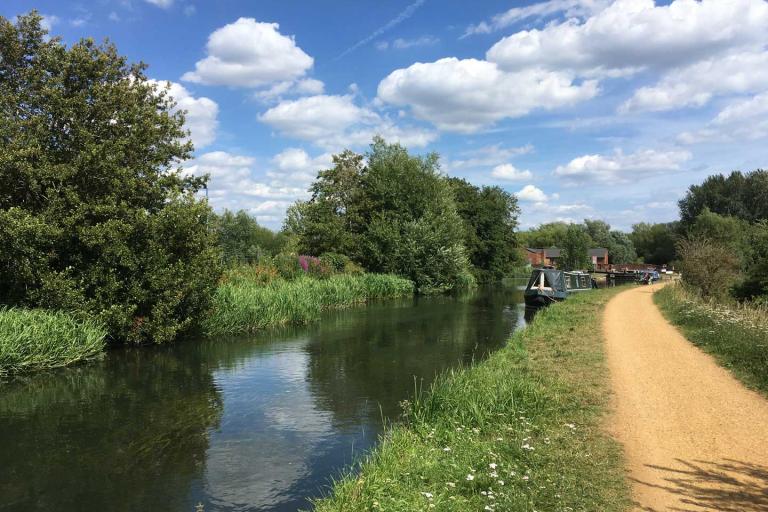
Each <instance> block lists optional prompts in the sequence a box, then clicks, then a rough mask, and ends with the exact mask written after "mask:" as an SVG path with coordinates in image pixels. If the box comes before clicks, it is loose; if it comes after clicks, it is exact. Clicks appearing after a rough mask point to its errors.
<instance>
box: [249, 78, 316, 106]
mask: <svg viewBox="0 0 768 512" xmlns="http://www.w3.org/2000/svg"><path fill="white" fill-rule="evenodd" d="M324 89H325V84H324V83H323V82H322V81H321V80H315V79H314V78H303V79H301V80H296V81H294V82H277V83H276V84H274V85H273V86H272V87H270V88H269V89H263V90H260V91H256V92H255V93H254V94H253V97H254V98H255V99H257V100H259V101H262V102H265V103H268V102H273V101H279V100H281V99H282V98H283V97H284V96H302V95H319V94H323V91H324Z"/></svg>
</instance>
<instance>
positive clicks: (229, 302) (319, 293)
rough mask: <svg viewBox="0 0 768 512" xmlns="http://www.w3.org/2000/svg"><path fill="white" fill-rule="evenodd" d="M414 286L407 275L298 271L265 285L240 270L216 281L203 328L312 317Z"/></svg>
mask: <svg viewBox="0 0 768 512" xmlns="http://www.w3.org/2000/svg"><path fill="white" fill-rule="evenodd" d="M413 291H414V289H413V283H412V282H411V281H408V280H407V279H403V278H400V277H396V276H392V275H381V274H363V275H334V276H330V277H328V278H327V279H322V280H320V279H314V278H312V277H310V276H301V277H298V278H296V279H294V280H292V281H286V280H283V279H276V280H273V281H271V282H269V283H268V284H267V285H264V284H263V283H261V282H255V281H249V280H248V278H247V275H243V274H241V275H239V276H237V278H236V279H231V280H227V281H225V282H224V283H222V284H221V285H220V286H219V288H218V290H217V291H216V295H215V298H214V308H213V312H212V314H211V315H210V316H209V317H208V318H206V320H205V324H204V329H205V332H206V333H207V334H209V335H219V334H240V333H245V332H253V331H255V330H258V329H263V328H265V327H270V326H274V325H282V324H303V323H308V322H312V321H315V320H317V319H318V318H319V317H320V313H322V312H323V311H325V310H328V309H334V308H342V307H348V306H351V305H354V304H359V303H364V302H366V301H369V300H372V299H382V298H391V297H403V296H408V295H412V294H413Z"/></svg>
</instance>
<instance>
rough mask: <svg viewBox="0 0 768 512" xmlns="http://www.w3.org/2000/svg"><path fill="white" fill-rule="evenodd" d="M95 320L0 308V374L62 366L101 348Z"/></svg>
mask: <svg viewBox="0 0 768 512" xmlns="http://www.w3.org/2000/svg"><path fill="white" fill-rule="evenodd" d="M106 335H107V331H106V329H104V327H102V326H101V325H99V324H97V323H96V322H93V321H89V320H77V319H75V318H74V317H73V316H71V315H69V314H67V313H62V312H55V311H44V310H38V309H17V308H0V375H6V374H9V373H19V372H25V371H32V370H44V369H48V368H57V367H60V366H66V365H69V364H73V363H76V362H79V361H83V360H86V359H90V358H93V357H95V356H97V355H99V354H100V353H101V352H102V350H103V349H104V338H105V337H106Z"/></svg>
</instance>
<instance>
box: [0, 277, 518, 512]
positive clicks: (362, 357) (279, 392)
mask: <svg viewBox="0 0 768 512" xmlns="http://www.w3.org/2000/svg"><path fill="white" fill-rule="evenodd" d="M522 324H523V306H522V296H521V293H520V291H518V290H515V289H514V288H506V289H505V288H494V289H486V290H481V291H479V292H478V293H476V294H473V295H471V296H465V297H433V298H414V299H407V300H399V301H387V302H381V303H375V304H372V305H369V306H367V307H360V308H355V309H350V310H345V311H339V312H335V313H329V314H327V315H325V316H324V317H323V319H322V320H321V321H320V322H318V323H316V324H314V325H311V326H306V327H302V328H293V329H280V330H271V331H267V332H264V333H261V334H259V335H257V336H251V337H247V338H237V339H205V340H189V341H184V342H179V343H176V344H172V345H169V346H166V347H155V348H141V349H131V350H113V351H111V352H109V353H108V354H107V356H106V357H105V358H104V359H103V360H101V361H98V362H95V363H92V364H88V365H84V366H79V367H75V368H69V369H64V370H60V371H55V372H50V373H45V374H38V375H33V376H28V377H24V378H17V379H15V380H13V381H10V382H5V383H0V511H2V512H10V511H13V512H16V511H19V512H21V511H24V512H30V511H53V510H55V511H57V512H69V511H78V512H82V511H85V512H87V511H99V512H101V511H105V510H109V511H137V512H138V511H141V512H154V511H184V512H193V511H194V510H195V507H196V505H197V504H199V503H200V504H202V505H203V506H204V510H205V511H206V512H211V511H272V512H276V511H295V510H297V509H308V508H310V502H309V501H308V500H309V498H313V497H318V496H322V495H323V493H325V492H327V490H328V485H329V482H330V480H331V479H332V478H333V477H337V476H339V475H340V474H341V473H342V471H343V470H344V469H345V468H349V467H350V465H351V464H352V463H354V461H355V460H357V459H358V458H359V457H360V456H361V455H362V454H364V453H365V452H366V450H369V449H370V448H371V447H372V446H373V445H374V444H375V443H376V440H377V436H378V435H379V434H380V433H381V431H382V426H383V424H384V423H385V422H386V421H391V420H396V419H397V417H398V414H399V411H400V406H399V403H400V402H401V401H402V400H405V399H408V398H410V397H412V396H413V393H414V389H415V388H417V387H426V386H428V385H429V383H430V382H431V381H432V380H433V378H434V376H435V375H436V374H437V373H439V372H441V371H443V370H445V369H447V368H450V367H455V366H458V365H461V364H467V363H470V362H471V361H472V360H475V361H477V360H481V359H482V358H484V357H485V356H487V355H488V354H489V353H491V352H493V351H494V350H496V349H498V348H500V347H501V346H502V345H503V344H504V341H505V340H506V339H507V338H508V336H509V335H510V334H511V332H512V331H513V330H514V329H515V328H517V327H519V326H521V325H522Z"/></svg>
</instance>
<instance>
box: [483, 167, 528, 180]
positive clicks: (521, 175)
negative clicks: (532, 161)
mask: <svg viewBox="0 0 768 512" xmlns="http://www.w3.org/2000/svg"><path fill="white" fill-rule="evenodd" d="M491 176H493V177H494V178H498V179H500V180H507V181H523V180H529V179H531V178H532V177H533V173H531V171H528V170H525V171H521V170H520V169H518V168H517V167H515V166H514V165H512V164H500V165H497V166H496V167H494V168H493V170H492V171H491Z"/></svg>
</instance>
